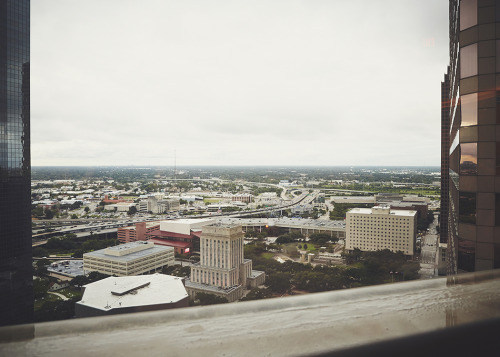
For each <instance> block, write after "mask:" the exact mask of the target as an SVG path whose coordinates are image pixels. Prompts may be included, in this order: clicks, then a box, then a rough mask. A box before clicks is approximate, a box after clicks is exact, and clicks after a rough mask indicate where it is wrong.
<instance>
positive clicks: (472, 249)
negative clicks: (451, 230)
mask: <svg viewBox="0 0 500 357" xmlns="http://www.w3.org/2000/svg"><path fill="white" fill-rule="evenodd" d="M475 259H476V246H475V244H474V242H472V241H470V240H466V239H461V238H459V239H458V257H457V265H458V269H460V270H463V271H474V265H475Z"/></svg>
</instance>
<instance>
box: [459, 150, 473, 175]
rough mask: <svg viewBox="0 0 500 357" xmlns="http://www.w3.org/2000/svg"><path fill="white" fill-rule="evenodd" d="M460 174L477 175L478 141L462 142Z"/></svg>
mask: <svg viewBox="0 0 500 357" xmlns="http://www.w3.org/2000/svg"><path fill="white" fill-rule="evenodd" d="M460 175H477V143H464V144H460Z"/></svg>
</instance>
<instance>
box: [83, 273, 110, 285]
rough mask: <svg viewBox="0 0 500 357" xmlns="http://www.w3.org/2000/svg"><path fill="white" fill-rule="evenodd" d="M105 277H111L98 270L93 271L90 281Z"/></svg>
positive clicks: (89, 277) (89, 276) (90, 274)
mask: <svg viewBox="0 0 500 357" xmlns="http://www.w3.org/2000/svg"><path fill="white" fill-rule="evenodd" d="M105 278H109V275H107V274H103V273H99V272H98V271H92V272H90V273H89V275H88V279H89V283H93V282H95V281H98V280H102V279H105Z"/></svg>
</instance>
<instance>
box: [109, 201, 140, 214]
mask: <svg viewBox="0 0 500 357" xmlns="http://www.w3.org/2000/svg"><path fill="white" fill-rule="evenodd" d="M131 207H136V208H137V203H134V202H118V203H112V204H109V205H105V206H104V209H105V210H106V211H116V212H128V210H129V209H130V208H131Z"/></svg>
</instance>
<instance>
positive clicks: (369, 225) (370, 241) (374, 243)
mask: <svg viewBox="0 0 500 357" xmlns="http://www.w3.org/2000/svg"><path fill="white" fill-rule="evenodd" d="M416 232H417V211H413V210H411V211H403V210H392V209H390V208H389V207H386V206H382V207H373V208H353V209H351V210H350V211H349V212H347V214H346V241H345V249H346V250H348V251H352V250H354V249H355V248H358V249H360V250H362V251H376V250H383V249H389V250H391V251H393V252H397V251H402V252H403V253H404V254H405V255H408V256H412V255H413V254H414V253H415V241H416Z"/></svg>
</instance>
